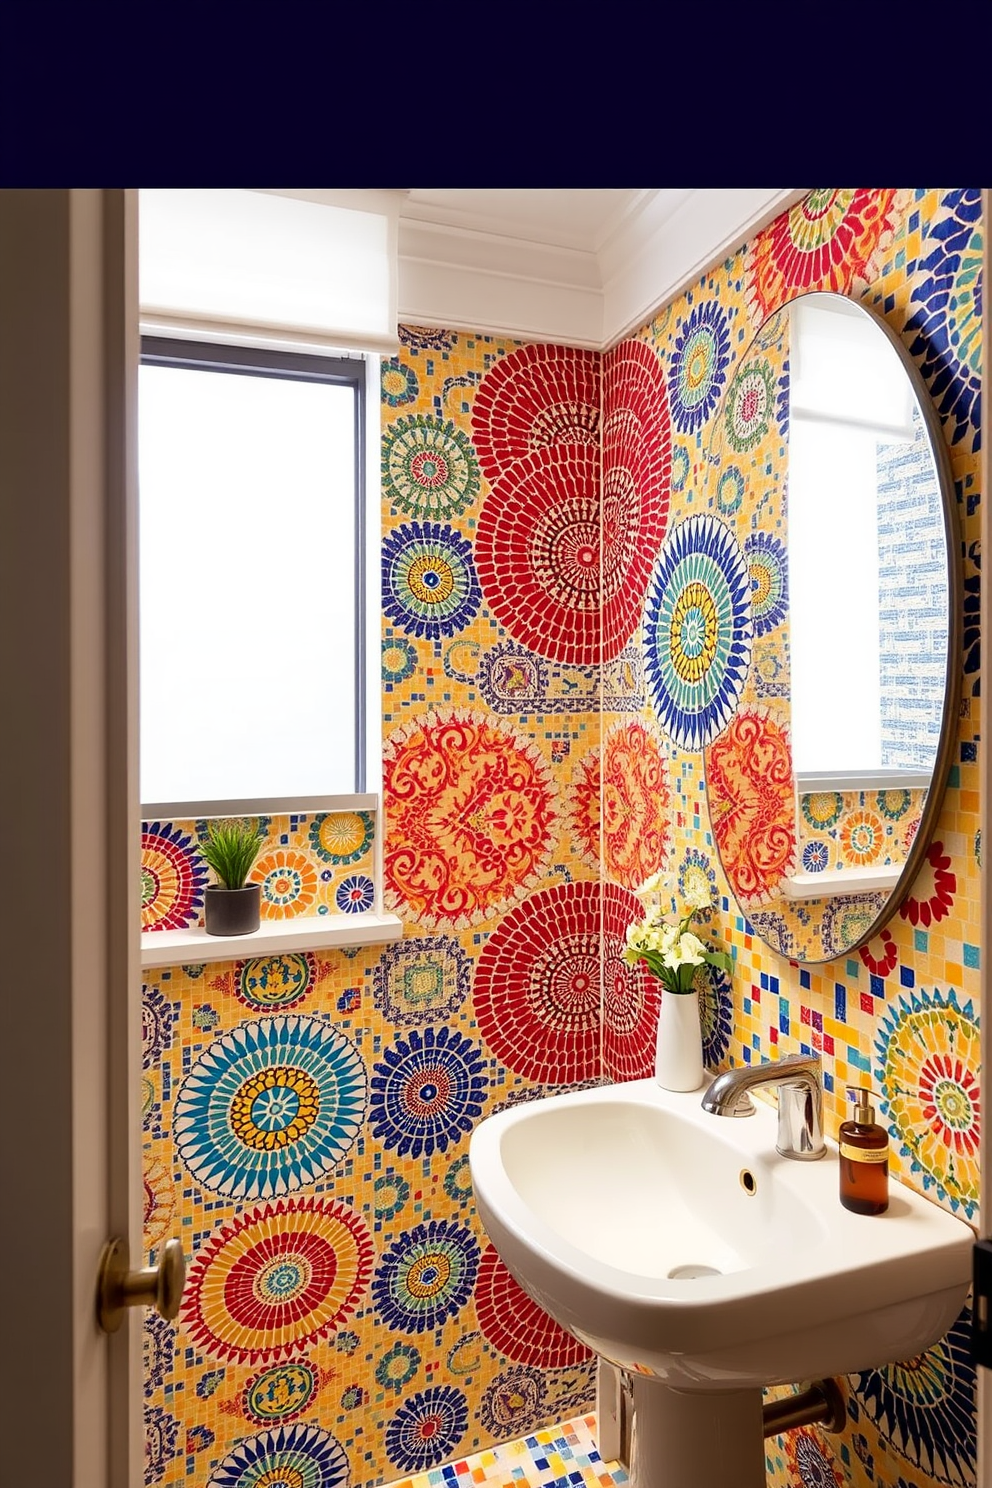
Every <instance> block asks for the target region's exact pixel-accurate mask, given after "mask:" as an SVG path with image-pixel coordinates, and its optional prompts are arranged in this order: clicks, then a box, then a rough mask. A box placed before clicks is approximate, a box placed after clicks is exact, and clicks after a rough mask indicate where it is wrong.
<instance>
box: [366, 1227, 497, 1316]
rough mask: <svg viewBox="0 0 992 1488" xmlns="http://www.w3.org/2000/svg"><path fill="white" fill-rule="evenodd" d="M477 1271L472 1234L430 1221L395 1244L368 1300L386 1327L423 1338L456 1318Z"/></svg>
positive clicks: (476, 1246) (476, 1252)
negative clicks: (417, 1334) (423, 1334)
mask: <svg viewBox="0 0 992 1488" xmlns="http://www.w3.org/2000/svg"><path fill="white" fill-rule="evenodd" d="M478 1269H479V1246H478V1243H477V1241H476V1239H475V1236H474V1235H473V1234H472V1232H471V1231H470V1230H468V1229H466V1228H465V1227H464V1225H460V1224H456V1223H455V1222H454V1221H453V1220H446V1219H439V1220H437V1219H432V1220H431V1221H430V1222H429V1223H428V1224H420V1225H417V1226H416V1227H415V1228H414V1229H412V1230H410V1231H408V1232H407V1234H405V1235H402V1236H401V1237H400V1238H399V1240H396V1241H394V1242H393V1244H392V1246H391V1247H390V1249H389V1250H388V1251H387V1252H386V1253H385V1255H384V1256H383V1258H382V1261H381V1262H380V1265H379V1269H378V1271H377V1272H376V1275H375V1280H374V1281H373V1282H372V1296H373V1298H374V1299H375V1304H376V1308H377V1310H378V1312H379V1313H380V1314H381V1316H382V1317H384V1318H385V1319H386V1321H387V1322H388V1323H389V1325H390V1327H393V1328H399V1329H401V1330H402V1331H403V1332H404V1333H425V1332H427V1331H428V1330H430V1329H432V1328H440V1326H441V1325H442V1323H444V1322H445V1321H446V1320H447V1319H448V1318H451V1317H455V1315H456V1314H457V1313H458V1312H460V1310H461V1309H462V1307H464V1305H465V1303H466V1302H467V1301H468V1299H469V1297H470V1296H471V1295H472V1288H473V1287H474V1286H475V1277H476V1273H477V1272H478Z"/></svg>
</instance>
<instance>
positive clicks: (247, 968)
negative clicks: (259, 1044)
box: [234, 951, 318, 1013]
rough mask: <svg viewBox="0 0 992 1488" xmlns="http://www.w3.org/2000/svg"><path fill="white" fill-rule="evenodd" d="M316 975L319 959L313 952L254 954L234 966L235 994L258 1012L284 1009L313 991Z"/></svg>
mask: <svg viewBox="0 0 992 1488" xmlns="http://www.w3.org/2000/svg"><path fill="white" fill-rule="evenodd" d="M317 977H318V972H317V961H316V958H315V957H314V955H313V953H312V952H311V951H286V952H284V953H283V954H282V955H279V956H253V957H252V958H251V960H250V961H243V962H242V963H241V966H240V967H236V968H235V973H234V995H235V997H236V998H237V999H238V1001H239V1002H243V1003H244V1005H245V1007H250V1008H253V1009H255V1010H256V1011H258V1012H266V1013H277V1012H284V1011H286V1010H287V1009H288V1008H290V1007H292V1006H293V1004H294V1003H296V1002H302V1000H303V998H304V997H306V995H307V993H308V992H312V991H313V988H314V986H315V985H316V983H317Z"/></svg>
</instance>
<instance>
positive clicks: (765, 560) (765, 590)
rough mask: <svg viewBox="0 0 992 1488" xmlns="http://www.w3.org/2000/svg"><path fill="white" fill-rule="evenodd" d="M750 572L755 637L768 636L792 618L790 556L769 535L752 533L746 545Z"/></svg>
mask: <svg viewBox="0 0 992 1488" xmlns="http://www.w3.org/2000/svg"><path fill="white" fill-rule="evenodd" d="M744 557H745V559H746V561H747V566H748V568H749V570H750V572H751V615H752V617H753V620H754V633H755V635H756V636H766V635H768V633H769V632H770V631H772V630H774V629H775V628H776V627H777V626H779V625H781V624H782V621H783V620H785V619H787V618H788V614H789V555H788V553H787V551H786V548H785V544H784V543H783V542H780V541H779V539H778V538H777V537H773V536H772V534H771V533H770V532H753V533H752V534H751V536H750V537H749V538H747V540H746V541H745V543H744Z"/></svg>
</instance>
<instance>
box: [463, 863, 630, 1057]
mask: <svg viewBox="0 0 992 1488" xmlns="http://www.w3.org/2000/svg"><path fill="white" fill-rule="evenodd" d="M599 908H600V893H599V885H598V884H595V883H566V884H556V885H555V886H554V887H553V888H550V889H541V890H539V891H538V892H537V893H536V894H532V895H531V896H530V897H529V898H528V899H526V900H524V902H523V903H522V904H521V905H519V906H518V907H517V908H516V909H513V910H511V911H510V912H509V914H507V915H506V916H505V918H504V919H503V921H502V923H501V924H500V925H499V927H498V928H497V929H496V930H494V931H493V933H492V935H491V936H490V937H489V940H488V941H487V943H486V945H485V947H484V948H483V951H482V954H481V955H480V957H479V959H478V961H477V963H476V968H475V986H474V1001H475V1016H476V1018H477V1019H478V1023H479V1030H480V1032H481V1033H482V1035H483V1037H484V1038H485V1040H486V1043H487V1044H488V1046H489V1048H490V1049H491V1050H492V1051H493V1053H494V1054H495V1056H496V1058H497V1059H498V1060H499V1061H500V1063H501V1064H505V1065H506V1066H507V1068H508V1069H511V1070H513V1071H514V1073H516V1074H518V1075H524V1076H525V1077H526V1078H527V1079H528V1080H534V1081H537V1082H538V1083H543V1084H548V1085H556V1084H560V1083H570V1082H573V1081H577V1080H588V1079H590V1078H592V1076H594V1075H595V1074H597V1073H598V1070H599V986H600V981H599Z"/></svg>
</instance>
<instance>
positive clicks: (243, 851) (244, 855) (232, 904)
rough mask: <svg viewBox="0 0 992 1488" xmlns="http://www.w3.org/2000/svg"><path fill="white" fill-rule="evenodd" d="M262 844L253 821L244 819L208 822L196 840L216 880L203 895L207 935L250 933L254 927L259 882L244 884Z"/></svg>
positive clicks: (258, 911) (256, 926)
mask: <svg viewBox="0 0 992 1488" xmlns="http://www.w3.org/2000/svg"><path fill="white" fill-rule="evenodd" d="M261 846H262V834H261V832H260V831H259V829H258V826H257V824H254V823H251V822H246V821H212V822H210V823H208V825H207V835H206V837H205V839H204V840H203V841H202V842H201V843H200V852H201V853H202V854H203V857H204V858H205V859H206V862H207V865H208V867H210V868H212V869H213V871H214V875H215V877H216V879H217V882H216V883H214V884H208V886H207V888H206V890H205V894H204V917H205V927H204V928H205V929H206V932H207V934H208V935H250V934H251V932H252V931H253V930H257V929H258V922H259V913H260V908H261V885H260V884H257V883H246V882H245V880H246V879H247V877H248V874H249V873H250V872H251V869H252V865H253V864H254V862H255V859H256V858H257V857H258V854H259V851H260V850H261Z"/></svg>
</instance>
